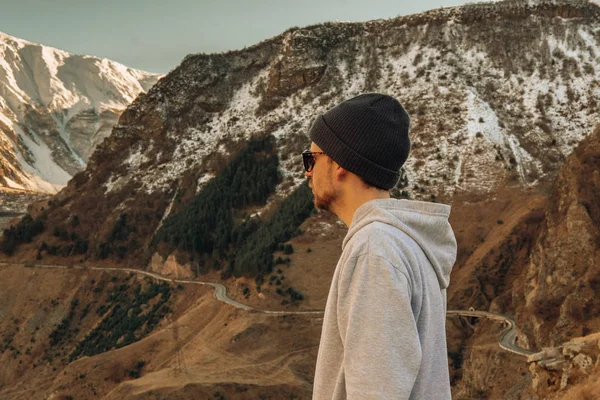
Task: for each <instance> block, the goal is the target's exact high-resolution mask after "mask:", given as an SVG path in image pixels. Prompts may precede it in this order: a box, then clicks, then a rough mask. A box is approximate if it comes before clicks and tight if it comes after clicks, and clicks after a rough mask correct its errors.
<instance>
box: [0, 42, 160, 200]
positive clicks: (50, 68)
mask: <svg viewBox="0 0 600 400" xmlns="http://www.w3.org/2000/svg"><path fill="white" fill-rule="evenodd" d="M159 78H160V76H158V75H154V74H149V73H146V72H143V71H139V70H134V69H131V68H128V67H126V66H124V65H122V64H119V63H116V62H114V61H110V60H107V59H100V58H96V57H91V56H85V55H73V54H70V53H68V52H66V51H62V50H58V49H55V48H52V47H47V46H43V45H39V44H35V43H31V42H28V41H26V40H22V39H19V38H15V37H12V36H10V35H7V34H4V33H1V32H0V135H1V136H0V139H1V140H0V161H1V162H2V164H1V165H0V186H8V187H12V188H17V189H27V190H35V191H42V192H56V191H57V190H59V189H60V188H62V187H63V186H64V185H65V184H66V183H67V182H68V180H69V179H70V178H71V177H72V176H73V175H74V174H75V173H77V172H78V171H81V170H83V169H84V168H85V165H86V162H87V159H88V158H89V156H90V155H91V153H92V152H93V150H94V148H95V146H96V145H97V144H98V143H100V142H101V141H102V140H103V139H104V138H105V137H106V136H108V135H109V134H110V132H111V129H112V127H113V126H114V125H115V124H116V122H117V120H118V117H119V115H120V113H121V112H122V111H123V110H124V109H125V108H126V107H127V105H128V104H129V103H131V102H132V101H133V100H134V99H135V98H136V97H137V96H138V95H139V94H140V93H141V92H144V91H147V90H148V89H149V88H150V87H151V86H152V85H153V84H154V83H156V81H157V80H158V79H159Z"/></svg>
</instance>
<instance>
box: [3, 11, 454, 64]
mask: <svg viewBox="0 0 600 400" xmlns="http://www.w3.org/2000/svg"><path fill="white" fill-rule="evenodd" d="M463 2H464V1H463V0H421V1H420V2H417V1H414V0H412V1H409V0H395V1H394V0H294V1H291V0H51V1H50V0H0V31H1V32H4V33H6V34H9V35H12V36H16V37H19V38H22V39H26V40H29V41H32V42H36V43H41V44H44V45H47V46H52V47H57V48H59V49H63V50H67V51H69V52H71V53H76V54H89V55H93V56H98V57H106V58H109V59H112V60H115V61H118V62H121V63H123V64H125V65H127V66H129V67H133V68H139V69H142V70H146V71H150V72H156V73H166V72H168V71H170V70H171V69H173V68H175V67H176V66H177V65H178V64H179V63H180V62H181V60H182V59H183V57H184V56H185V55H187V54H190V53H201V52H204V53H212V52H218V51H224V50H232V49H238V48H242V47H244V46H249V45H252V44H254V43H257V42H260V41H261V40H263V39H267V38H270V37H273V36H276V35H278V34H279V33H281V32H283V31H284V30H286V29H287V28H289V27H292V26H306V25H312V24H316V23H320V22H325V21H333V20H341V21H368V20H372V19H378V18H393V17H397V16H399V15H408V14H413V13H417V12H421V11H425V10H429V9H433V8H439V7H447V6H452V5H458V4H461V3H463Z"/></svg>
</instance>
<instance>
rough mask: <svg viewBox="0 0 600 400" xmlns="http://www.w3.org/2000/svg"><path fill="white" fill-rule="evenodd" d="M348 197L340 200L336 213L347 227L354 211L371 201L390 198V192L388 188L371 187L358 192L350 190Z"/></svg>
mask: <svg viewBox="0 0 600 400" xmlns="http://www.w3.org/2000/svg"><path fill="white" fill-rule="evenodd" d="M348 193H349V195H348V196H346V197H348V198H346V199H343V200H342V201H341V202H340V206H339V207H338V208H337V209H336V210H335V214H336V215H337V216H338V218H339V219H341V220H342V222H343V223H344V224H346V226H347V227H349V226H350V224H351V223H352V219H353V218H354V213H355V212H356V210H358V208H359V207H360V206H362V205H363V204H365V203H367V202H369V201H371V200H378V199H389V198H390V192H389V191H387V190H378V189H375V188H369V189H366V190H360V191H356V192H348Z"/></svg>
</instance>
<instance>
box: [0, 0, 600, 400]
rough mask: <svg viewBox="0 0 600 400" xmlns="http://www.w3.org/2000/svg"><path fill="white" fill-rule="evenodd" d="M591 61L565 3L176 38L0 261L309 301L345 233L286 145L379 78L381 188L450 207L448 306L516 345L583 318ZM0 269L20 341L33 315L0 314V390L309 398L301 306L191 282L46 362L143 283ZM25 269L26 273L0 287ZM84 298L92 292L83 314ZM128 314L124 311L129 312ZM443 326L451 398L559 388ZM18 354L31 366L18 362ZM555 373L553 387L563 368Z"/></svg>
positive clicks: (585, 37) (457, 324) (589, 275)
mask: <svg viewBox="0 0 600 400" xmlns="http://www.w3.org/2000/svg"><path fill="white" fill-rule="evenodd" d="M599 57H600V7H599V6H598V5H596V4H594V3H590V2H584V1H528V2H521V1H510V2H495V3H483V4H468V5H465V6H461V7H452V8H446V9H439V10H432V11H429V12H425V13H421V14H416V15H411V16H406V17H398V18H394V19H390V20H377V21H369V22H365V23H326V24H321V25H315V26H310V27H306V28H292V29H290V30H288V31H286V32H284V33H282V34H281V35H279V36H276V37H274V38H271V39H269V40H266V41H264V42H262V43H259V44H257V45H255V46H252V47H250V48H247V49H244V50H239V51H233V52H228V53H223V54H210V55H207V54H196V55H190V56H188V57H186V58H185V59H184V60H183V62H182V63H181V65H180V66H178V67H177V68H176V69H174V70H173V71H172V72H171V73H169V74H168V75H167V76H165V77H164V78H163V79H161V80H160V81H159V82H158V83H157V84H156V85H155V86H153V87H152V88H151V89H150V90H149V91H148V92H147V93H145V94H142V95H140V96H139V97H137V98H136V99H135V100H134V101H133V103H132V104H131V105H130V106H128V107H127V109H126V110H125V111H124V112H123V114H122V115H121V117H120V118H119V121H118V123H117V125H116V126H115V127H114V128H113V131H112V134H111V135H110V136H109V137H107V138H106V139H105V140H104V141H103V142H102V143H101V144H99V145H98V146H97V147H96V149H95V151H94V153H93V154H92V155H91V157H90V159H89V163H88V165H87V168H86V169H85V170H84V171H83V172H79V173H77V174H76V175H75V176H74V177H73V179H72V180H71V181H70V182H69V184H68V185H67V186H66V187H65V188H64V189H63V190H61V191H60V192H59V193H58V194H56V195H55V196H54V197H53V198H52V199H51V200H49V201H44V202H38V203H36V204H34V205H32V207H31V208H30V210H29V212H30V216H29V217H26V218H24V219H23V220H22V221H21V223H20V224H19V225H18V226H15V227H14V228H13V229H12V230H9V231H8V232H6V233H5V237H4V239H3V241H2V244H3V247H2V250H3V252H4V254H3V255H2V257H3V258H4V260H6V261H8V262H12V263H27V265H31V264H30V263H32V262H40V263H46V264H59V265H64V264H67V265H73V266H77V265H83V266H86V265H87V266H92V265H96V266H105V267H110V268H115V267H116V268H125V267H134V268H136V269H142V270H146V271H153V272H157V273H160V274H162V275H164V276H167V277H169V278H182V277H184V278H186V279H198V280H202V281H209V282H220V283H223V284H224V285H226V286H227V288H228V289H229V293H230V295H231V296H232V297H233V298H234V299H236V300H238V301H240V302H243V303H246V304H250V305H253V306H255V307H258V308H262V309H268V310H288V311H289V310H311V309H319V308H323V307H324V304H325V299H326V295H327V290H328V288H329V283H330V281H331V275H332V273H333V268H334V267H335V261H336V258H337V256H338V255H339V253H340V244H341V240H342V238H343V236H344V232H345V230H344V229H343V228H342V227H340V225H339V223H336V222H335V218H333V217H332V216H331V215H330V214H327V213H322V212H317V213H315V212H312V211H311V210H310V209H309V208H308V207H306V201H305V200H306V198H307V193H306V191H304V188H305V187H304V185H303V182H304V181H305V179H304V176H303V169H302V161H301V157H300V156H299V154H300V152H301V151H302V150H303V149H305V148H307V147H308V145H309V139H308V136H307V131H308V129H309V127H310V124H311V123H312V121H313V120H314V118H315V116H316V115H317V114H318V113H321V112H323V111H325V110H326V109H328V108H329V107H331V106H333V105H335V104H336V103H338V102H340V101H342V100H344V99H347V98H349V97H351V96H354V95H357V94H360V93H363V92H367V91H378V92H384V93H389V94H391V95H394V96H396V97H397V98H398V99H399V100H400V101H401V102H402V103H403V104H404V105H405V107H406V108H407V110H408V111H409V113H410V115H411V119H412V130H411V132H412V139H413V144H414V145H413V149H412V152H411V155H410V157H409V161H408V163H407V165H406V166H405V168H404V172H403V174H402V179H401V181H400V182H399V184H398V186H397V187H396V188H395V189H394V190H393V194H394V195H395V196H397V197H408V198H412V199H419V200H429V201H439V202H445V203H448V204H451V205H452V213H451V224H452V226H453V228H454V230H455V232H456V236H457V241H458V247H459V248H458V258H457V263H456V265H455V267H454V270H453V273H452V277H451V283H450V287H449V291H448V300H449V308H453V309H469V308H470V307H473V308H475V309H477V310H482V311H491V312H501V313H504V314H507V315H510V316H512V317H513V318H514V320H515V321H516V322H517V325H518V344H519V345H520V346H522V347H526V348H530V349H531V350H532V351H537V350H542V348H543V347H546V346H553V347H558V346H559V345H561V343H562V342H565V341H571V340H576V338H577V337H580V336H582V337H587V336H589V335H588V334H593V333H594V332H597V331H600V327H599V325H598V322H599V321H598V319H597V318H596V317H595V315H594V314H593V310H594V309H595V308H594V307H596V303H597V302H596V300H595V298H596V297H597V286H598V285H597V277H596V275H597V274H595V272H594V266H595V264H594V261H592V260H595V259H592V258H590V257H591V256H595V257H596V258H597V236H598V235H597V232H598V229H599V228H598V224H597V222H598V218H597V211H598V210H597V206H596V205H595V203H594V199H595V198H596V197H597V187H596V186H597V185H596V183H597V182H596V181H597V179H596V178H597V177H596V175H597V174H596V172H597V154H598V148H597V136H598V132H597V130H596V129H597V128H596V127H597V126H598V125H599V124H600V119H599V115H600V113H599V112H598V111H599V104H600V103H599V101H600V83H599V82H600V79H599V77H600V58H599ZM594 132H596V133H594ZM574 149H576V150H575V151H574ZM594 246H595V247H594ZM8 254H10V256H9V255H8ZM573 263H575V264H577V265H578V267H577V268H573V265H572V264H573ZM22 271H23V268H22V267H19V266H18V265H14V266H12V267H10V268H5V269H3V270H2V271H1V272H2V273H3V274H4V275H3V279H2V280H0V282H10V284H8V283H7V284H4V286H3V287H2V289H3V290H2V291H0V293H6V294H5V295H4V296H5V299H6V300H3V301H0V306H2V304H7V306H6V307H5V308H4V309H0V311H3V312H5V313H6V315H11V316H12V315H13V314H14V313H16V311H15V310H24V309H26V310H28V311H26V313H28V314H27V315H29V314H31V315H33V314H34V313H35V320H36V321H42V322H40V331H39V332H41V333H35V337H36V338H37V339H36V342H35V343H36V344H35V345H29V344H28V343H29V342H28V340H30V337H29V336H30V335H31V334H28V333H27V332H30V331H31V330H33V331H34V332H37V331H35V325H34V324H33V323H29V322H27V321H29V320H28V319H27V318H21V317H19V318H17V319H16V320H14V319H13V320H11V319H10V318H7V319H4V320H3V324H2V325H0V330H1V332H2V334H3V337H4V338H9V339H10V340H8V339H5V342H6V343H7V344H6V345H5V347H7V348H10V346H12V347H13V348H14V349H16V350H12V349H11V350H10V351H6V352H5V353H4V355H3V356H2V359H1V360H2V361H3V362H5V363H6V364H7V365H9V367H7V369H6V370H5V372H4V375H3V376H2V375H0V378H2V379H3V380H2V382H4V388H2V387H0V394H2V395H5V397H7V398H19V396H20V395H21V396H24V394H25V393H28V395H29V397H32V396H33V397H35V394H39V393H43V394H44V395H49V394H52V395H55V396H60V395H63V396H65V397H66V396H68V395H72V396H74V397H86V396H88V397H90V396H92V395H94V396H96V395H97V396H98V397H100V398H102V397H104V398H137V399H146V398H156V397H160V396H171V397H173V396H178V397H179V398H194V396H196V397H202V396H203V397H208V396H210V395H211V394H212V396H213V397H215V398H248V399H251V398H257V397H259V396H263V397H268V396H272V397H273V398H277V397H276V396H277V395H279V396H280V397H281V395H282V394H284V396H285V397H286V398H294V397H297V398H310V387H311V383H312V377H313V376H314V362H315V359H316V345H317V343H318V338H319V329H318V328H319V326H320V323H319V322H320V321H319V320H318V319H311V318H309V317H306V318H305V317H304V316H303V317H299V316H295V317H291V316H276V315H264V314H259V313H253V312H250V313H248V312H245V311H243V310H235V309H232V308H231V306H230V305H226V304H222V303H219V302H217V301H216V300H213V299H212V298H211V293H210V292H203V293H196V292H194V293H193V296H197V298H194V299H193V300H194V301H195V303H193V304H192V300H191V299H190V298H189V297H186V296H185V295H184V293H188V292H187V290H188V286H186V288H185V292H184V291H177V290H174V291H173V294H172V301H173V302H175V303H176V304H178V308H176V309H175V308H174V307H172V308H173V310H174V311H173V313H172V314H170V317H169V318H172V319H171V320H172V321H174V322H176V323H177V324H179V326H180V328H181V329H179V328H177V325H175V324H172V323H170V322H168V320H167V319H163V320H162V325H161V324H159V325H153V327H154V330H152V331H148V330H147V329H145V328H139V329H136V330H135V332H133V335H134V336H135V337H134V338H132V337H131V336H130V335H122V336H119V335H121V334H122V332H117V333H115V335H116V337H113V336H114V335H113V336H111V335H108V334H106V335H107V337H111V340H112V339H114V342H115V343H113V344H112V345H110V346H108V347H107V348H110V349H112V351H105V352H100V353H97V354H95V355H89V356H88V357H81V358H77V359H74V360H70V359H67V358H65V357H66V355H70V354H74V353H73V351H74V350H75V349H77V348H80V347H81V346H83V344H85V343H89V337H90V336H92V333H93V332H95V329H96V328H95V327H97V326H102V323H103V322H105V323H108V322H109V321H110V319H109V317H104V316H103V315H104V314H102V312H100V311H106V307H109V308H110V307H114V303H115V299H117V298H122V299H125V298H127V299H129V298H131V297H132V295H133V293H137V294H140V293H146V292H145V290H146V289H147V287H149V286H150V283H148V282H145V283H144V282H141V279H138V280H137V281H135V282H134V280H132V281H131V282H125V280H127V279H130V280H131V279H132V278H131V277H129V278H127V276H125V278H123V275H122V274H119V275H118V276H116V274H117V272H110V271H104V272H102V273H100V272H98V271H92V270H86V271H81V273H79V272H80V271H78V270H75V269H72V270H68V269H67V270H65V271H59V272H51V271H49V270H47V269H31V270H30V269H25V271H27V272H26V273H23V272H22ZM75 271H77V273H75ZM34 273H37V275H34ZM113 273H114V274H115V277H114V278H109V277H108V276H107V274H113ZM572 273H574V275H569V274H572ZM125 275H127V274H125ZM51 277H52V278H53V279H55V280H53V281H52V282H53V287H47V288H46V291H45V292H44V294H40V295H39V297H36V298H35V301H29V297H27V296H33V295H31V294H27V293H28V291H32V290H34V289H32V288H35V287H37V286H39V285H40V283H39V282H43V281H44V279H49V278H51ZM113 279H114V280H113ZM92 281H93V282H92ZM25 282H29V283H27V285H28V286H27V288H28V289H27V290H25V289H19V290H18V293H17V290H16V289H10V288H11V287H14V288H22V287H23V286H24V285H25ZM580 282H581V283H580ZM136 285H137V286H141V288H140V289H135V287H136ZM54 286H56V287H60V288H61V292H60V293H59V292H57V290H58V289H57V290H53V289H54ZM190 286H191V285H190ZM173 287H174V288H175V286H173ZM194 287H196V286H195V285H194ZM11 290H12V292H11ZM95 290H98V293H99V294H98V296H97V297H94V296H93V295H92V293H94V291H95ZM115 290H118V291H120V292H123V293H127V294H128V296H125V295H122V296H123V297H115V296H117V295H119V293H120V292H119V293H115V292H114V291H115ZM63 292H64V293H65V294H62V293H63ZM154 292H156V290H154ZM36 296H37V294H36ZM103 296H106V297H103ZM13 297H14V299H13ZM142 297H143V296H142ZM55 299H57V300H56V301H54V302H53V301H52V300H55ZM75 299H77V300H78V301H77V303H76V305H75V306H73V304H74V303H73V300H75ZM36 301H37V302H39V303H36ZM154 301H156V300H154ZM88 303H89V304H93V307H95V308H96V307H98V308H97V310H100V311H97V313H96V314H95V315H94V314H93V313H90V314H89V315H88V314H85V313H84V312H83V310H84V308H83V307H84V304H88ZM117 303H118V302H117ZM34 304H43V306H44V307H45V308H46V309H47V311H44V313H42V312H41V311H39V313H38V308H39V307H37V306H34ZM9 305H10V307H9ZM102 306H105V307H103V308H101V309H100V307H102ZM138 306H139V307H138ZM26 307H29V308H26ZM90 307H91V306H90ZM127 307H129V306H127ZM169 307H171V306H169ZM130 309H131V310H133V311H131V314H132V315H133V316H135V315H138V314H137V313H139V315H140V316H142V315H143V314H144V312H141V311H140V310H145V309H146V308H142V307H141V305H132V306H131V307H130ZM71 310H72V313H70V311H71ZM121 311H123V313H124V310H121ZM82 315H83V316H82ZM107 315H108V314H107ZM111 315H113V314H111ZM127 315H129V312H127ZM67 317H68V318H67ZM65 318H66V322H65V323H64V324H61V321H64V320H65ZM165 318H167V317H165ZM15 321H16V322H15ZM448 321H449V322H448V327H447V330H448V337H449V340H448V344H449V351H450V353H449V355H450V361H451V374H452V384H453V395H454V397H457V398H459V397H461V396H462V397H466V398H506V399H512V398H514V399H517V398H522V397H523V396H525V395H528V396H530V397H532V398H535V396H537V397H538V398H544V395H545V394H548V393H551V394H552V395H553V396H556V397H558V396H560V393H561V392H560V391H559V389H560V386H561V383H560V380H561V378H557V377H556V376H555V375H552V373H549V374H546V375H545V373H542V372H540V371H539V369H538V366H535V367H531V368H530V365H529V364H528V363H527V360H525V359H524V358H520V357H518V356H517V355H513V354H511V353H507V352H505V351H504V350H502V349H501V348H499V347H498V344H497V343H498V337H497V336H498V334H499V333H500V332H501V330H502V327H501V326H500V324H498V323H497V322H494V321H488V320H481V321H480V320H477V318H458V317H451V318H449V319H448ZM59 328H60V329H59ZM53 329H59V330H60V331H61V332H63V331H64V332H66V334H67V336H66V339H65V340H64V341H62V342H60V343H59V344H58V345H52V344H51V343H50V342H49V339H48V336H49V335H52V332H53ZM69 332H70V334H69ZM94 337H97V336H94ZM133 339H136V340H137V342H135V343H132V344H130V345H128V346H122V347H120V346H121V344H123V343H130V341H131V340H133ZM179 341H182V343H181V344H180V343H179ZM82 343H83V344H82ZM182 346H185V351H181V349H182V348H183V347H182ZM28 347H32V349H31V353H32V354H35V355H34V356H31V357H29V358H27V357H26V356H24V355H23V354H26V351H27V348H28ZM153 351H154V352H156V353H152V352H153ZM181 353H183V354H185V355H184V356H183V361H184V362H185V363H186V365H187V367H186V368H187V372H186V373H181V371H182V369H185V368H184V367H183V366H182V356H181ZM77 354H79V353H77ZM153 354H156V355H153ZM48 355H52V356H53V357H52V359H51V360H48ZM61 355H62V358H61ZM589 356H590V357H592V356H593V357H596V355H595V353H594V354H589ZM11 357H12V358H11ZM595 359H597V358H595ZM40 360H42V362H40ZM19 361H22V362H23V364H19V363H18V362H19ZM139 361H145V362H146V364H144V365H145V367H144V365H142V366H143V368H142V369H143V371H142V374H143V376H142V377H141V378H139V379H137V378H135V376H136V375H139V373H140V368H137V367H136V366H137V365H141V364H138V362H139ZM30 365H31V368H32V369H28V368H29V366H30ZM40 365H42V366H43V368H42V367H40ZM100 365H106V366H107V367H106V368H101V367H98V366H100ZM49 366H51V367H52V368H56V372H55V371H52V370H51V368H48V367H49ZM540 368H541V367H540ZM21 370H27V371H33V372H31V373H30V375H28V376H30V377H31V379H32V381H29V380H26V379H25V378H23V379H21V378H20V376H21V375H19V371H21ZM128 371H133V374H132V375H128ZM136 371H137V372H136ZM177 371H179V372H180V373H177ZM532 371H533V372H532ZM534 373H535V374H536V375H535V376H533V375H534ZM590 373H591V375H590V380H591V379H595V378H597V376H598V374H597V371H595V370H594V371H591V372H590ZM82 375H84V377H83V378H81V376H82ZM546 376H548V380H547V381H546V380H545V379H542V378H540V377H546ZM570 376H571V377H570V378H569V379H570V380H569V379H568V381H569V382H571V384H579V383H582V381H583V380H584V379H585V378H584V377H581V376H579V375H576V374H575V375H570ZM123 380H125V381H124V382H122V381H123ZM34 381H35V382H39V385H37V386H35V387H34V385H33V384H32V383H31V382H34ZM540 382H541V383H540ZM540 385H542V386H543V387H542V386H540ZM544 385H545V386H544Z"/></svg>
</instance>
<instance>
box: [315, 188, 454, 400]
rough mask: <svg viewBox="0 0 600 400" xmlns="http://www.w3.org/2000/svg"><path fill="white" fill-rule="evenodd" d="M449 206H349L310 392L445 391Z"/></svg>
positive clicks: (318, 395)
mask: <svg viewBox="0 0 600 400" xmlns="http://www.w3.org/2000/svg"><path fill="white" fill-rule="evenodd" d="M449 215H450V206H446V205H442V204H435V203H425V202H420V201H410V200H394V199H388V200H373V201H370V202H368V203H365V204H363V205H362V206H361V207H359V208H358V210H356V212H355V214H354V217H353V219H352V223H351V224H350V227H349V230H348V234H347V235H346V237H345V239H344V242H343V245H342V250H343V251H342V255H341V257H340V260H339V262H338V264H337V267H336V269H335V273H334V275H333V281H332V283H331V288H330V290H329V297H328V299H327V306H326V309H325V316H324V320H323V331H322V334H321V343H320V346H319V355H318V357H317V367H316V371H315V383H314V392H313V399H318V400H321V399H323V400H324V399H328V400H329V399H335V400H338V399H361V400H364V399H378V400H381V399H394V400H398V399H425V400H435V399H450V382H449V374H448V358H447V348H446V330H445V326H446V288H447V287H448V283H449V280H450V270H451V269H452V266H453V265H454V261H455V260H456V239H455V237H454V233H453V231H452V228H451V227H450V224H449V222H448V216H449Z"/></svg>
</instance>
